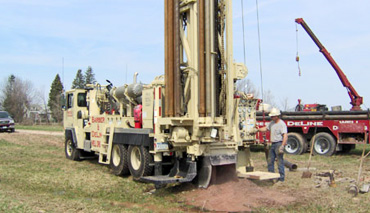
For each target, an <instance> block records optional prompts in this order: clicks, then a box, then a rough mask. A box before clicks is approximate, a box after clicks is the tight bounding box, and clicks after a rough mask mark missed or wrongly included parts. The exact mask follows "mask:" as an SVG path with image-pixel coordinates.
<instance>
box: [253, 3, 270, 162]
mask: <svg viewBox="0 0 370 213" xmlns="http://www.w3.org/2000/svg"><path fill="white" fill-rule="evenodd" d="M256 11H257V30H258V52H259V61H260V76H261V95H262V122H263V126H265V125H266V120H265V104H264V96H263V73H262V48H261V32H260V17H259V12H258V0H256ZM262 138H263V147H264V150H265V157H266V161H267V163H269V156H268V155H269V146H268V144H267V140H266V132H264V133H262Z"/></svg>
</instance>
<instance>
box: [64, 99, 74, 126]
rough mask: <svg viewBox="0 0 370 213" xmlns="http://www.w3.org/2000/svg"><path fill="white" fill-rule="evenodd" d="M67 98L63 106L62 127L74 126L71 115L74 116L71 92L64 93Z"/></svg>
mask: <svg viewBox="0 0 370 213" xmlns="http://www.w3.org/2000/svg"><path fill="white" fill-rule="evenodd" d="M66 98H67V103H66V106H65V111H64V128H67V127H70V128H72V127H74V122H73V119H74V118H73V116H74V114H75V113H74V108H73V93H67V94H66Z"/></svg>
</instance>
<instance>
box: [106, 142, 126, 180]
mask: <svg viewBox="0 0 370 213" xmlns="http://www.w3.org/2000/svg"><path fill="white" fill-rule="evenodd" d="M110 168H111V169H112V171H113V174H115V175H117V176H121V175H128V174H129V169H128V162H127V147H126V146H124V145H122V144H113V147H112V154H111V158H110Z"/></svg>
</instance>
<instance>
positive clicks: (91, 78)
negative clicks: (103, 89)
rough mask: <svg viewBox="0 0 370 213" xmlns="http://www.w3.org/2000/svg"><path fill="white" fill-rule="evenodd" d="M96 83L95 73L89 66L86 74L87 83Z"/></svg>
mask: <svg viewBox="0 0 370 213" xmlns="http://www.w3.org/2000/svg"><path fill="white" fill-rule="evenodd" d="M95 82H96V80H95V74H94V73H93V70H92V68H91V67H90V66H89V67H88V68H87V70H86V72H85V83H86V84H94V83H95Z"/></svg>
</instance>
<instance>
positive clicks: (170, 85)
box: [165, 0, 174, 117]
mask: <svg viewBox="0 0 370 213" xmlns="http://www.w3.org/2000/svg"><path fill="white" fill-rule="evenodd" d="M165 2H166V3H165V5H166V9H165V10H166V12H165V14H166V15H165V16H166V18H165V21H166V30H165V33H166V35H165V38H166V41H165V43H166V51H165V52H166V53H165V65H166V66H167V67H166V68H165V81H166V92H165V93H166V97H165V104H166V105H165V115H166V117H173V116H174V60H173V56H174V55H173V53H174V49H173V46H174V33H173V32H174V31H173V27H174V6H173V4H174V3H173V0H165Z"/></svg>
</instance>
